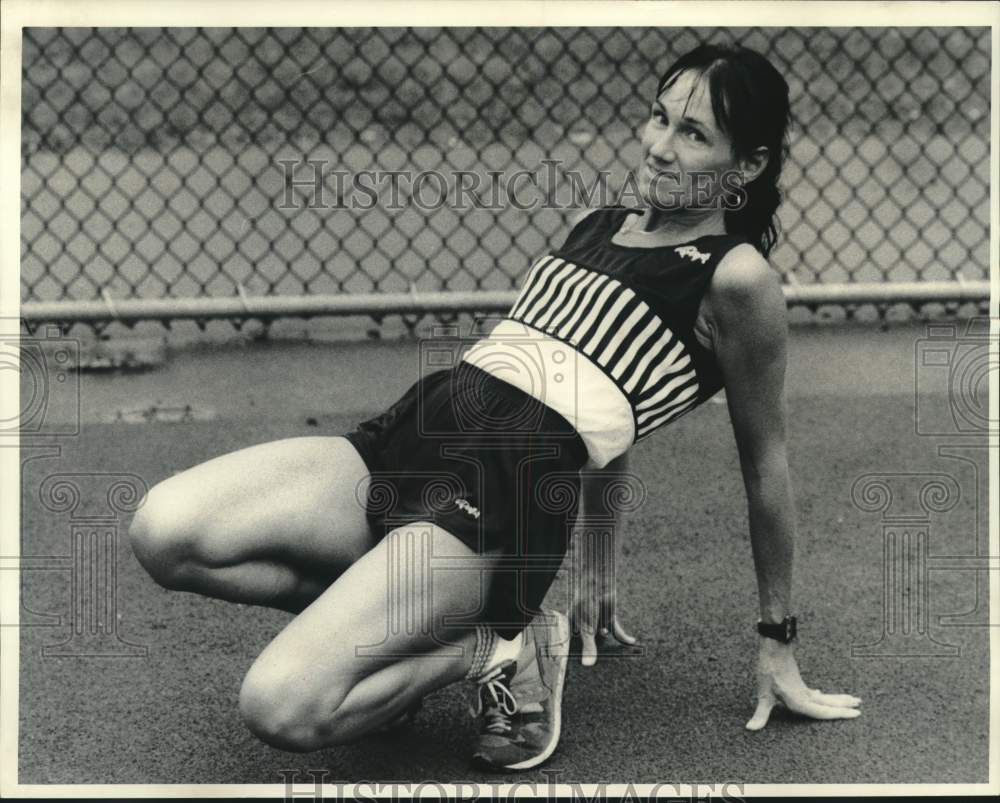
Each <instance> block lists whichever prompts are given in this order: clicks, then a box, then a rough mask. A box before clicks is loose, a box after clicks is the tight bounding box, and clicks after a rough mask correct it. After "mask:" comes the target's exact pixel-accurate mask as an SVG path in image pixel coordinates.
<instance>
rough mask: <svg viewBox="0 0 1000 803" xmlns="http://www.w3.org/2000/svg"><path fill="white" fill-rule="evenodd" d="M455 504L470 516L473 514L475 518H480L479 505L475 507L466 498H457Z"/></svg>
mask: <svg viewBox="0 0 1000 803" xmlns="http://www.w3.org/2000/svg"><path fill="white" fill-rule="evenodd" d="M455 506H456V507H460V508H461V509H462V510H464V511H465V512H466V513H468V514H469V515H470V516H472V518H474V519H478V518H479V508H478V507H473V506H472V505H470V504H469V503H468V502H467V501H466V500H464V499H456V500H455Z"/></svg>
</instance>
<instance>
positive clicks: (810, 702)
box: [784, 695, 861, 719]
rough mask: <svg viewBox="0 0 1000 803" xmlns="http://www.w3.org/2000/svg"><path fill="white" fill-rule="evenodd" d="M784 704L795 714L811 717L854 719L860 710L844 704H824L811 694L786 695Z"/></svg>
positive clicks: (859, 713)
mask: <svg viewBox="0 0 1000 803" xmlns="http://www.w3.org/2000/svg"><path fill="white" fill-rule="evenodd" d="M784 703H785V705H786V706H787V707H788V708H789V709H790V710H792V711H794V712H795V713H797V714H803V715H804V716H807V717H812V718H813V719H854V718H856V717H860V716H861V711H860V710H858V709H857V708H851V707H850V706H844V705H825V704H823V703H820V702H817V701H816V698H815V697H813V696H812V695H795V696H791V695H790V696H788V697H786V699H785V700H784Z"/></svg>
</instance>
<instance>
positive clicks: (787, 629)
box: [757, 616, 798, 644]
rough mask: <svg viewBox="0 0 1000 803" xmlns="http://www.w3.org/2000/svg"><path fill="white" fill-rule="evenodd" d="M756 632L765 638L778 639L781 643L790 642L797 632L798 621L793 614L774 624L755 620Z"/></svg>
mask: <svg viewBox="0 0 1000 803" xmlns="http://www.w3.org/2000/svg"><path fill="white" fill-rule="evenodd" d="M757 632H758V633H760V635H762V636H765V637H766V638H772V639H774V640H775V641H780V642H781V643H782V644H789V643H791V642H792V641H793V640H794V639H795V637H796V635H797V633H798V622H797V620H796V619H795V617H794V616H786V617H785V618H784V619H782V620H781V621H780V622H778V623H776V624H770V623H765V622H762V621H760V620H758V621H757Z"/></svg>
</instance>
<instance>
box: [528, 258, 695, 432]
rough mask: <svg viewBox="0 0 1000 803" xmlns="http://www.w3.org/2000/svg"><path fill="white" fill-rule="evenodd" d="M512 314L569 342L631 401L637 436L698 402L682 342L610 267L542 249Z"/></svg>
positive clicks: (691, 368) (668, 420)
mask: <svg viewBox="0 0 1000 803" xmlns="http://www.w3.org/2000/svg"><path fill="white" fill-rule="evenodd" d="M509 317H510V318H512V319H514V320H515V321H519V322H521V323H523V324H527V325H528V326H531V327H533V328H534V329H538V330H540V331H542V332H545V333H546V334H548V335H550V336H552V337H556V338H558V339H559V340H562V341H564V342H566V343H569V344H570V345H572V346H573V347H574V348H576V349H577V350H578V351H579V352H581V353H583V354H585V355H586V356H587V357H589V358H590V359H591V360H592V361H593V362H594V363H596V364H597V365H598V366H600V368H601V369H602V370H603V371H604V372H605V373H606V374H607V375H608V376H610V377H611V378H612V379H613V380H614V382H615V384H616V385H617V386H618V387H619V388H620V389H621V390H622V392H623V393H624V394H625V396H626V397H627V398H628V400H629V402H630V404H631V405H632V410H633V413H634V415H635V424H636V434H635V439H636V440H637V441H638V440H641V439H642V438H644V437H646V436H647V435H649V434H650V433H651V432H652V431H653V430H654V429H656V428H657V427H660V426H662V425H663V424H666V423H668V422H670V421H672V420H673V419H675V418H677V417H678V416H679V415H681V414H682V413H684V412H686V411H688V410H690V409H691V408H692V407H694V406H696V405H697V403H698V378H697V375H696V372H695V368H694V364H693V363H692V361H691V357H690V355H689V354H688V351H687V348H686V347H685V345H684V343H683V342H682V341H681V340H679V339H678V338H677V337H676V336H675V335H674V333H673V332H672V331H671V330H670V329H669V328H668V327H667V326H666V324H665V323H664V322H663V320H662V319H661V318H660V317H659V316H658V315H657V314H656V313H655V312H654V311H653V310H652V309H651V308H650V307H649V305H648V304H646V303H645V302H644V301H643V300H642V299H640V298H639V297H638V296H637V295H636V294H635V293H634V292H633V291H632V290H631V289H629V288H628V287H625V286H624V285H623V284H622V283H621V282H619V281H618V280H617V279H614V278H613V277H611V276H608V275H607V274H603V273H599V272H597V271H594V270H590V269H589V268H585V267H582V266H580V265H576V264H574V263H572V262H569V261H567V260H564V259H559V258H557V257H553V256H546V257H543V258H542V259H540V260H538V261H537V262H536V263H535V264H534V265H533V266H532V269H531V271H530V272H529V274H528V277H527V279H526V280H525V282H524V285H523V287H522V290H521V293H520V295H519V297H518V300H517V303H516V304H515V305H514V308H513V309H512V310H511V312H510V315H509Z"/></svg>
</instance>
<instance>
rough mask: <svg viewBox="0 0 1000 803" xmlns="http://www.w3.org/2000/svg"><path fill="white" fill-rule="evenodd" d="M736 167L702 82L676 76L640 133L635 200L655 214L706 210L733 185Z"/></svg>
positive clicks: (691, 76)
mask: <svg viewBox="0 0 1000 803" xmlns="http://www.w3.org/2000/svg"><path fill="white" fill-rule="evenodd" d="M692 90H694V91H693V93H692ZM685 107H686V108H685ZM737 167H738V165H737V162H736V160H735V159H734V158H733V153H732V143H731V141H730V139H729V137H728V136H727V135H726V134H725V133H724V132H723V131H722V130H721V129H720V128H719V126H718V124H717V123H716V121H715V114H714V113H713V111H712V99H711V96H710V94H709V91H708V81H707V80H701V76H699V75H697V74H695V73H693V72H690V71H689V72H684V73H681V74H680V75H679V76H677V78H676V80H675V81H674V82H673V84H671V85H670V86H669V87H667V88H666V89H665V90H664V91H663V94H661V95H660V96H659V97H658V98H657V99H656V100H655V101H654V102H653V106H652V110H651V113H650V118H649V121H648V122H647V123H646V127H645V129H644V131H643V134H642V165H641V166H640V169H639V175H638V180H637V185H638V190H639V194H640V197H642V199H643V200H644V201H645V203H646V204H647V205H649V206H654V207H657V208H659V209H707V208H712V207H713V205H718V204H719V203H720V198H721V196H722V195H723V193H724V190H725V189H726V188H729V189H730V191H731V190H732V188H734V187H735V186H736V185H737V181H738V179H737V174H736V172H735V171H736V169H737Z"/></svg>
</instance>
